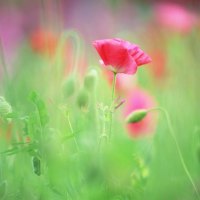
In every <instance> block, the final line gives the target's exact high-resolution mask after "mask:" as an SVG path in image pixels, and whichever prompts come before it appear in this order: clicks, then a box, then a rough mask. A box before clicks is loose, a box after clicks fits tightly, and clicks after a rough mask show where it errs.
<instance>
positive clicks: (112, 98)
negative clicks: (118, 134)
mask: <svg viewBox="0 0 200 200" xmlns="http://www.w3.org/2000/svg"><path fill="white" fill-rule="evenodd" d="M116 78H117V73H115V72H113V83H112V96H111V104H110V127H109V135H108V136H109V138H111V135H112V118H113V100H114V97H115V85H116Z"/></svg>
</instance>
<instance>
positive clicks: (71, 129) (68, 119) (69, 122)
mask: <svg viewBox="0 0 200 200" xmlns="http://www.w3.org/2000/svg"><path fill="white" fill-rule="evenodd" d="M67 121H68V124H69V128H70V131H71V134H72V135H74V129H73V128H72V124H71V121H70V118H69V113H68V114H67ZM73 139H74V143H75V145H76V149H77V152H79V147H78V143H77V140H76V136H75V135H74V136H73Z"/></svg>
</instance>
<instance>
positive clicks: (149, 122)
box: [124, 88, 157, 137]
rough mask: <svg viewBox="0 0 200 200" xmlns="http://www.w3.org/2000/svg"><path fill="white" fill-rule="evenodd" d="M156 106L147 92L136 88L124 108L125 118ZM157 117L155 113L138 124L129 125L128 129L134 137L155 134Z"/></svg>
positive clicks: (151, 113)
mask: <svg viewBox="0 0 200 200" xmlns="http://www.w3.org/2000/svg"><path fill="white" fill-rule="evenodd" d="M155 106H156V103H155V100H154V98H153V97H152V96H151V95H150V94H149V93H148V92H147V91H144V90H142V89H140V88H136V89H135V90H133V92H132V93H131V94H130V95H129V96H128V98H127V99H126V106H125V108H124V114H125V116H128V115H129V114H130V113H131V112H133V111H136V110H138V109H150V108H153V107H155ZM156 118H157V117H156V115H155V113H153V112H150V113H148V114H147V116H146V117H145V118H144V119H143V120H141V121H139V122H136V123H131V124H127V125H126V126H127V129H128V132H129V134H130V136H132V137H139V136H144V135H147V134H151V133H154V132H155V128H156Z"/></svg>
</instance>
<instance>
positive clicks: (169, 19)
mask: <svg viewBox="0 0 200 200" xmlns="http://www.w3.org/2000/svg"><path fill="white" fill-rule="evenodd" d="M155 17H156V19H157V20H158V22H159V23H160V24H161V25H164V26H166V27H167V28H170V29H171V30H174V31H178V32H181V33H187V32H189V31H190V30H191V29H192V28H193V26H194V25H195V24H196V21H197V17H196V15H195V14H194V13H192V12H191V11H189V10H187V9H186V8H185V7H183V6H181V5H179V4H175V3H160V4H158V5H156V7H155Z"/></svg>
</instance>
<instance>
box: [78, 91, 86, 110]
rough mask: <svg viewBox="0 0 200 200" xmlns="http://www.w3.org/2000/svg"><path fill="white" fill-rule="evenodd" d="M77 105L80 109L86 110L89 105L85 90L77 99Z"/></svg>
mask: <svg viewBox="0 0 200 200" xmlns="http://www.w3.org/2000/svg"><path fill="white" fill-rule="evenodd" d="M77 104H78V106H79V108H81V109H87V107H88V105H89V94H88V92H87V91H86V90H84V89H82V90H81V91H80V93H79V95H78V97H77Z"/></svg>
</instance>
